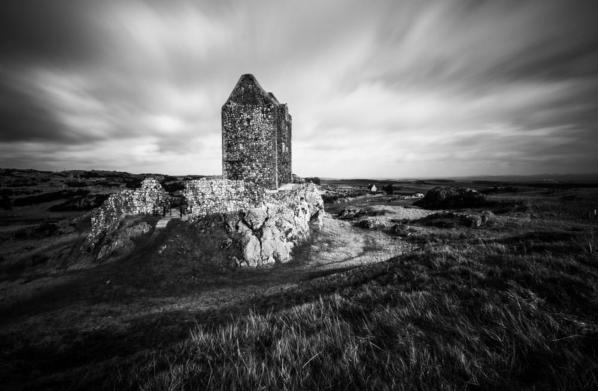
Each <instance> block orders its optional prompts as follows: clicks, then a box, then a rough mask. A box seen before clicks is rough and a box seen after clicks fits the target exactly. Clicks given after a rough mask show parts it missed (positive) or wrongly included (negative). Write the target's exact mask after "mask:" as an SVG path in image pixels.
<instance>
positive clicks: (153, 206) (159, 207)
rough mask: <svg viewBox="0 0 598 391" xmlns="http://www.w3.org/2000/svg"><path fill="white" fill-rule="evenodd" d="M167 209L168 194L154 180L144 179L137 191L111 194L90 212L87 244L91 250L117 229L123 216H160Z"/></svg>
mask: <svg viewBox="0 0 598 391" xmlns="http://www.w3.org/2000/svg"><path fill="white" fill-rule="evenodd" d="M167 207H168V194H167V193H166V191H164V188H163V187H162V185H160V182H158V181H157V180H155V179H154V178H146V179H144V180H143V182H141V187H140V188H139V189H136V190H123V191H121V192H119V193H115V194H111V195H110V197H108V199H107V200H106V201H104V203H103V204H102V206H100V207H99V208H97V209H95V210H94V211H93V212H92V215H91V232H90V233H89V235H88V236H87V244H88V245H89V247H90V248H92V249H93V248H94V246H95V245H96V244H97V243H98V241H100V240H101V239H102V238H103V237H104V236H105V235H106V234H107V233H109V232H111V231H114V230H116V229H117V228H118V225H119V223H120V221H121V220H122V219H123V218H124V217H125V216H130V215H143V214H150V215H162V214H163V213H164V210H165V209H166V208H167Z"/></svg>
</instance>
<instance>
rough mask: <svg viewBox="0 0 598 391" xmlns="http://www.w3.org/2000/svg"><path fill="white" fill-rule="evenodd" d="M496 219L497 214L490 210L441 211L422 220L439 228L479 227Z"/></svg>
mask: <svg viewBox="0 0 598 391" xmlns="http://www.w3.org/2000/svg"><path fill="white" fill-rule="evenodd" d="M494 219H495V216H494V214H493V213H492V212H490V211H483V212H482V213H455V212H439V213H435V214H432V215H430V216H428V217H426V218H423V219H421V220H420V221H421V222H422V223H424V224H425V225H428V226H433V227H438V228H456V227H459V226H465V227H469V228H479V227H481V226H483V225H486V224H489V223H491V222H492V221H493V220H494Z"/></svg>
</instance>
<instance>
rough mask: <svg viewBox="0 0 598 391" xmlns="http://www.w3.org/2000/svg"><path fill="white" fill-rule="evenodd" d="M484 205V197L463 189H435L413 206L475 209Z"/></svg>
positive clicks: (476, 192) (473, 191) (472, 190)
mask: <svg viewBox="0 0 598 391" xmlns="http://www.w3.org/2000/svg"><path fill="white" fill-rule="evenodd" d="M485 204H486V196H485V195H484V194H482V193H479V192H478V191H476V190H474V189H469V188H464V187H435V188H433V189H431V190H429V191H428V192H427V193H426V195H425V196H424V198H422V199H421V200H419V201H417V202H415V205H417V206H421V207H423V208H427V209H448V208H475V207H480V206H484V205H485Z"/></svg>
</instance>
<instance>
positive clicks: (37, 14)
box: [0, 0, 101, 64]
mask: <svg viewBox="0 0 598 391" xmlns="http://www.w3.org/2000/svg"><path fill="white" fill-rule="evenodd" d="M94 3H96V2H94V1H91V0H52V1H44V0H8V1H6V2H3V3H2V8H1V10H0V56H1V57H2V58H3V59H4V61H15V62H26V61H36V62H55V63H60V64H66V63H70V62H77V61H84V60H85V61H87V60H90V59H92V58H94V57H95V56H97V55H98V51H99V50H100V48H101V44H100V37H98V36H97V35H95V34H96V33H97V31H95V30H94V29H93V28H92V27H93V26H92V24H91V18H90V16H91V15H90V14H93V11H94V9H95V8H94V7H95V6H94Z"/></svg>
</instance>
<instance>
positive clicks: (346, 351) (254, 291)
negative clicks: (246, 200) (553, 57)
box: [0, 169, 598, 390]
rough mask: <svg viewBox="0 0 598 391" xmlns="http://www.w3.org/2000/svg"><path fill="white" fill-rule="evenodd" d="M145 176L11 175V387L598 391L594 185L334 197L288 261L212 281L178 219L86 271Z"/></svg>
mask: <svg viewBox="0 0 598 391" xmlns="http://www.w3.org/2000/svg"><path fill="white" fill-rule="evenodd" d="M146 176H147V175H133V174H128V173H121V172H107V171H69V172H59V173H56V172H40V171H33V170H8V169H5V170H1V171H0V189H1V194H0V196H1V205H0V352H1V353H0V354H1V356H0V379H2V380H1V384H2V388H6V389H40V390H41V389H44V390H46V389H55V390H63V389H119V390H122V389H143V390H164V389H169V390H182V389H190V390H191V389H225V390H229V389H359V390H363V389H376V390H379V389H404V390H411V389H413V390H416V389H417V390H421V389H430V390H437V389H446V390H462V389H479V390H489V389H490V390H492V389H494V390H499V389H500V390H503V389H529V390H540V389H542V390H544V389H587V390H592V389H598V255H597V252H596V250H597V247H598V239H597V236H598V217H597V216H596V209H597V208H598V186H597V185H596V183H595V182H587V181H586V182H582V181H564V180H559V181H550V182H548V181H536V180H525V179H522V178H519V179H517V180H508V181H507V180H503V179H501V180H492V181H489V180H464V179H463V180H446V179H445V180H420V181H416V180H411V181H373V180H321V181H319V182H320V190H321V193H322V197H323V198H324V201H325V208H326V212H327V213H326V216H325V218H324V224H323V227H322V228H321V229H320V230H319V231H317V232H314V233H313V234H312V236H311V238H310V239H309V241H308V242H306V243H304V244H302V245H301V246H299V247H297V248H295V249H294V253H293V261H291V262H289V263H286V264H276V265H273V266H270V267H263V268H257V269H247V268H236V269H230V268H223V267H221V266H218V265H214V264H211V263H210V262H207V261H206V259H207V257H206V252H207V251H218V249H217V248H213V246H210V244H209V243H205V241H199V240H197V230H196V229H195V228H194V227H193V226H191V225H190V224H187V223H186V222H184V221H181V220H172V221H170V222H169V223H168V225H167V226H166V228H164V229H162V230H160V231H158V230H155V231H153V232H150V233H149V234H148V235H147V236H145V237H142V238H139V239H138V240H136V242H135V251H134V252H133V253H132V254H130V255H127V256H124V257H120V258H118V259H112V260H110V261H106V262H100V263H97V262H94V261H93V260H90V259H89V257H86V256H85V254H84V252H82V251H81V245H82V243H83V241H84V239H85V236H86V234H87V233H88V232H89V229H90V211H91V210H92V209H93V208H95V207H97V206H99V205H101V203H102V202H103V201H104V200H105V199H106V198H107V197H108V195H109V194H111V193H113V192H116V191H120V190H123V189H126V188H135V187H138V186H139V184H140V182H141V180H142V179H143V178H145V177H146ZM153 176H154V177H155V178H157V179H158V180H159V181H160V182H161V184H162V185H163V187H164V188H165V189H166V190H167V191H168V192H169V193H171V194H176V192H177V191H180V190H181V189H182V187H183V181H184V180H186V179H193V178H197V177H182V176H178V177H176V176H165V175H153ZM314 181H316V180H315V179H314ZM372 183H374V184H375V185H376V187H377V189H376V191H374V192H372V191H370V190H369V187H368V185H369V184H372ZM436 186H455V187H468V188H473V189H476V190H478V192H479V194H481V195H484V197H483V199H482V198H480V199H479V200H478V201H479V202H476V203H472V204H470V205H465V204H462V205H448V204H446V205H441V204H437V205H435V204H433V203H430V202H428V203H426V202H423V201H425V200H426V199H423V200H422V198H421V195H422V194H426V193H427V192H428V191H429V190H430V189H432V188H434V187H436ZM426 198H427V197H426ZM139 218H141V219H144V220H145V221H147V222H148V223H150V224H154V225H155V222H156V221H157V219H158V217H156V216H143V217H139Z"/></svg>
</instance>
